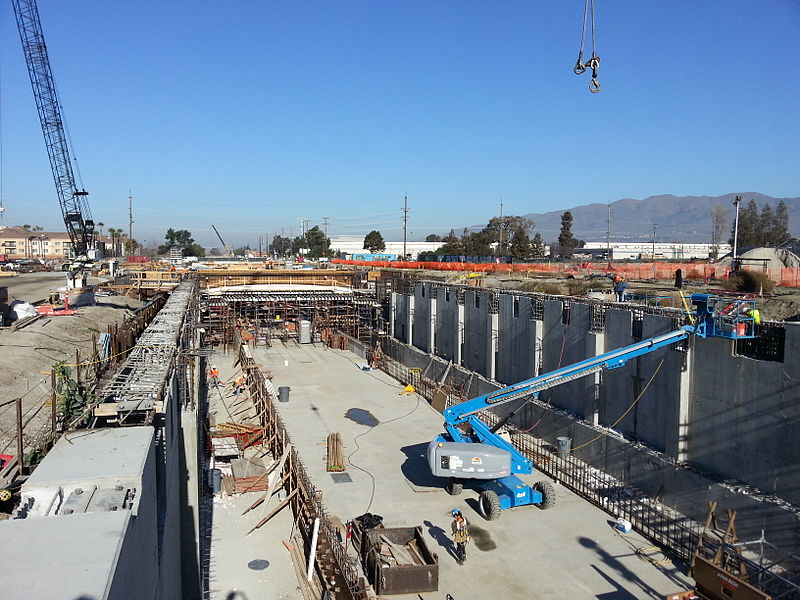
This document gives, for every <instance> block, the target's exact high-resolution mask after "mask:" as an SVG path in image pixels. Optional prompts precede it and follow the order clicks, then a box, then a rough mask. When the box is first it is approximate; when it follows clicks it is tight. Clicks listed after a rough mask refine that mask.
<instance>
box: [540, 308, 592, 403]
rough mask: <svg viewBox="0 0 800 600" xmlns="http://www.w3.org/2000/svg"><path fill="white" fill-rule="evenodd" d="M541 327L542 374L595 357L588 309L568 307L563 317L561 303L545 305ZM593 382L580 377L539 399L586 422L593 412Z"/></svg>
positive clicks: (546, 392)
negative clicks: (570, 412)
mask: <svg viewBox="0 0 800 600" xmlns="http://www.w3.org/2000/svg"><path fill="white" fill-rule="evenodd" d="M565 317H566V323H565V322H564V320H565ZM543 326H544V332H545V333H544V336H543V339H544V360H543V362H542V373H546V372H548V371H554V370H556V369H560V368H562V367H566V366H569V365H571V364H574V363H577V362H580V361H582V360H585V359H587V358H589V357H590V356H595V355H596V354H597V352H596V343H597V340H596V336H595V334H593V333H591V332H590V328H591V307H590V306H589V305H586V304H576V303H572V304H571V305H570V307H569V312H568V313H567V314H566V315H565V314H564V305H563V303H561V302H555V301H550V302H545V307H544V324H543ZM595 382H596V379H595V377H594V376H587V377H582V378H580V379H576V380H574V381H570V382H568V383H565V384H563V385H559V386H557V387H554V388H551V389H550V390H545V391H544V392H543V393H542V399H543V400H544V401H545V402H547V401H550V402H551V403H552V404H553V405H555V406H559V407H561V408H566V409H567V410H569V411H572V412H574V413H576V414H578V415H580V416H581V417H584V418H589V417H590V416H591V415H592V414H593V413H594V410H595V395H596V390H595Z"/></svg>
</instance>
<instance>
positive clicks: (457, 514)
mask: <svg viewBox="0 0 800 600" xmlns="http://www.w3.org/2000/svg"><path fill="white" fill-rule="evenodd" d="M450 514H451V515H453V522H452V524H451V526H450V528H451V529H452V531H453V541H454V542H455V543H456V560H457V561H458V564H460V565H463V564H464V562H465V561H466V560H467V542H468V541H469V523H468V522H467V519H466V517H465V516H464V515H462V514H461V511H460V510H458V509H457V508H454V509H453V510H452V512H451V513H450Z"/></svg>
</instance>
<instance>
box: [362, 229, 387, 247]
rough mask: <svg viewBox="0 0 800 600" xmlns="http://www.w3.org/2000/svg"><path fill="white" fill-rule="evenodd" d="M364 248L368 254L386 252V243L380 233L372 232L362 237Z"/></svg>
mask: <svg viewBox="0 0 800 600" xmlns="http://www.w3.org/2000/svg"><path fill="white" fill-rule="evenodd" d="M364 248H366V249H367V250H369V251H370V252H382V251H383V250H386V242H384V241H383V236H382V235H381V232H380V231H376V230H374V229H373V230H372V231H370V232H369V233H368V234H367V235H366V236H365V237H364Z"/></svg>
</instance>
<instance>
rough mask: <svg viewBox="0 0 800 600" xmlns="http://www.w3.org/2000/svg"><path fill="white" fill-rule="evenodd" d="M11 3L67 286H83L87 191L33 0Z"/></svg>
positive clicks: (87, 253) (88, 251)
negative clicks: (52, 191) (54, 200)
mask: <svg viewBox="0 0 800 600" xmlns="http://www.w3.org/2000/svg"><path fill="white" fill-rule="evenodd" d="M12 4H13V5H14V15H15V16H16V20H17V29H18V30H19V38H20V41H21V42H22V51H23V53H24V54H25V61H26V63H27V65H28V75H29V77H30V80H31V87H32V88H33V96H34V98H35V100H36V108H37V110H38V112H39V122H40V124H41V126H42V133H43V134H44V141H45V145H46V146H47V156H48V157H49V159H50V169H51V170H52V172H53V180H54V181H55V184H56V193H57V195H58V202H59V204H60V205H61V215H62V217H63V218H64V225H65V226H66V228H67V233H68V234H69V239H70V243H71V244H72V263H71V264H70V265H69V275H68V277H67V287H68V288H71V289H72V288H83V287H86V278H87V271H88V269H89V265H90V264H91V263H92V261H93V260H94V259H96V258H97V250H96V248H95V228H94V221H93V220H92V215H91V212H90V211H89V203H88V202H87V200H86V198H87V196H88V195H89V192H87V191H86V190H85V189H78V186H77V184H76V182H75V173H74V172H73V169H72V162H71V161H70V155H69V144H68V143H67V136H66V133H65V129H64V120H63V118H62V116H61V102H60V100H59V98H58V92H57V91H56V85H55V80H54V79H53V72H52V69H51V68H50V59H49V57H48V55H47V45H46V44H45V41H44V35H43V34H42V24H41V21H40V19H39V9H38V7H37V5H36V0H12Z"/></svg>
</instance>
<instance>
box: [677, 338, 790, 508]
mask: <svg viewBox="0 0 800 600" xmlns="http://www.w3.org/2000/svg"><path fill="white" fill-rule="evenodd" d="M799 351H800V326H798V325H795V324H787V326H786V345H785V356H786V360H785V362H784V363H776V362H765V361H757V360H752V359H749V358H744V357H741V356H735V355H733V354H732V352H733V342H730V341H728V340H721V339H709V340H698V341H697V344H696V347H695V351H694V356H693V358H694V360H693V363H694V364H693V372H694V375H695V376H694V377H693V379H692V394H691V396H692V402H691V408H690V417H691V427H690V429H689V436H688V455H689V460H690V461H691V462H692V464H695V465H697V466H699V467H701V468H703V469H707V470H709V471H713V472H715V473H719V474H721V475H722V476H724V477H735V478H737V479H739V480H742V481H746V482H747V483H749V484H751V485H754V486H757V487H758V488H760V489H762V490H764V491H767V492H775V493H778V494H780V496H781V497H784V498H786V499H787V500H789V501H791V502H793V503H795V504H800V361H798V359H797V356H798V352H799Z"/></svg>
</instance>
